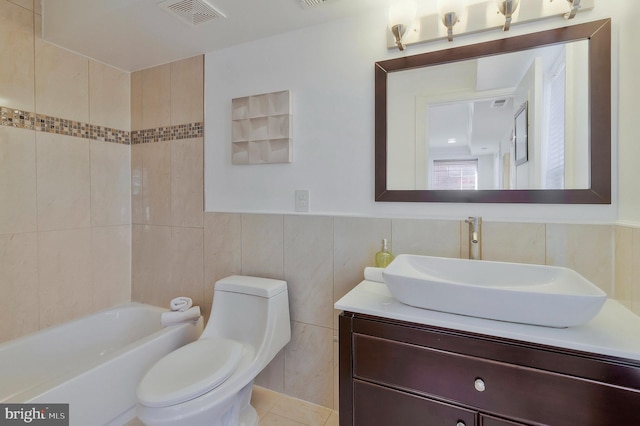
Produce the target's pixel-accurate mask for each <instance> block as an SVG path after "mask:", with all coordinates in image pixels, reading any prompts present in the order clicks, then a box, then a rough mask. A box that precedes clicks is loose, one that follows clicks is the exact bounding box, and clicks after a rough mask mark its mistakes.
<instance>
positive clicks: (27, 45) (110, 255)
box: [0, 0, 131, 341]
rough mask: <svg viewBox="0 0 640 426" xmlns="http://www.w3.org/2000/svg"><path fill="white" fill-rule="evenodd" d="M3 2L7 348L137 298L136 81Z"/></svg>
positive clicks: (28, 7)
mask: <svg viewBox="0 0 640 426" xmlns="http://www.w3.org/2000/svg"><path fill="white" fill-rule="evenodd" d="M40 28H41V16H40V8H39V1H36V2H35V4H34V1H33V0H12V1H7V0H0V40H2V45H1V46H0V293H2V297H1V298H0V312H2V321H1V322H0V341H5V340H9V339H12V338H14V337H18V336H21V335H24V334H26V333H29V332H32V331H35V330H38V329H40V328H43V327H47V326H50V325H53V324H57V323H60V322H63V321H67V320H70V319H73V318H76V317H78V316H81V315H84V314H87V313H90V312H93V311H95V310H99V309H102V308H105V307H108V306H112V305H114V304H117V303H121V302H124V301H127V300H129V299H130V294H131V274H130V259H131V255H130V245H131V243H130V240H131V239H130V222H131V220H130V184H129V182H130V167H129V162H130V148H129V146H128V145H127V143H128V134H129V130H130V109H129V104H130V81H129V74H128V73H126V72H122V71H119V70H116V69H114V68H111V67H108V66H106V65H103V64H101V63H97V62H95V61H92V60H89V59H87V58H85V57H82V56H79V55H76V54H73V53H71V52H69V51H66V50H63V49H60V48H58V47H55V46H53V45H50V44H47V43H45V42H43V41H42V38H41V34H40Z"/></svg>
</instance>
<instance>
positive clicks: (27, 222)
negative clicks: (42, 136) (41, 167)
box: [0, 126, 36, 234]
mask: <svg viewBox="0 0 640 426" xmlns="http://www.w3.org/2000/svg"><path fill="white" fill-rule="evenodd" d="M35 139H36V136H35V132H33V131H30V130H23V129H15V128H12V127H6V126H0V234H9V233H15V232H30V231H35V230H36V140H35Z"/></svg>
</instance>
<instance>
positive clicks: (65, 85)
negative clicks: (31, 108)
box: [35, 15, 89, 123]
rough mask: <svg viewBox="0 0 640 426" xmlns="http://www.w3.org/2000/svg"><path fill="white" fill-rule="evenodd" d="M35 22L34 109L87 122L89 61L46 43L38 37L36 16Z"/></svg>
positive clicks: (39, 29)
mask: <svg viewBox="0 0 640 426" xmlns="http://www.w3.org/2000/svg"><path fill="white" fill-rule="evenodd" d="M35 17H36V19H35V25H36V41H35V47H36V61H35V65H36V68H35V70H36V74H35V76H36V79H35V81H36V108H35V110H36V112H37V113H39V114H47V115H52V116H54V117H60V118H65V119H67V120H76V121H81V122H83V123H88V122H89V60H88V59H87V58H85V57H83V56H80V55H77V54H75V53H72V52H70V51H68V50H64V49H62V48H60V47H57V46H54V45H53V44H50V43H46V42H44V41H43V40H42V36H41V21H42V18H41V17H40V15H35Z"/></svg>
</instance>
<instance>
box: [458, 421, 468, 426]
mask: <svg viewBox="0 0 640 426" xmlns="http://www.w3.org/2000/svg"><path fill="white" fill-rule="evenodd" d="M456 426H467V425H465V424H464V422H458V423H456Z"/></svg>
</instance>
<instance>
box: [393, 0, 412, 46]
mask: <svg viewBox="0 0 640 426" xmlns="http://www.w3.org/2000/svg"><path fill="white" fill-rule="evenodd" d="M416 10H417V6H416V3H415V2H414V1H399V2H396V3H393V4H392V5H391V6H389V29H390V30H391V33H392V34H393V37H394V38H395V42H396V46H397V47H398V49H399V50H404V49H405V48H406V46H405V44H404V43H403V42H402V36H404V35H405V33H406V32H407V31H409V28H411V25H412V24H413V20H414V19H415V18H416Z"/></svg>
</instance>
